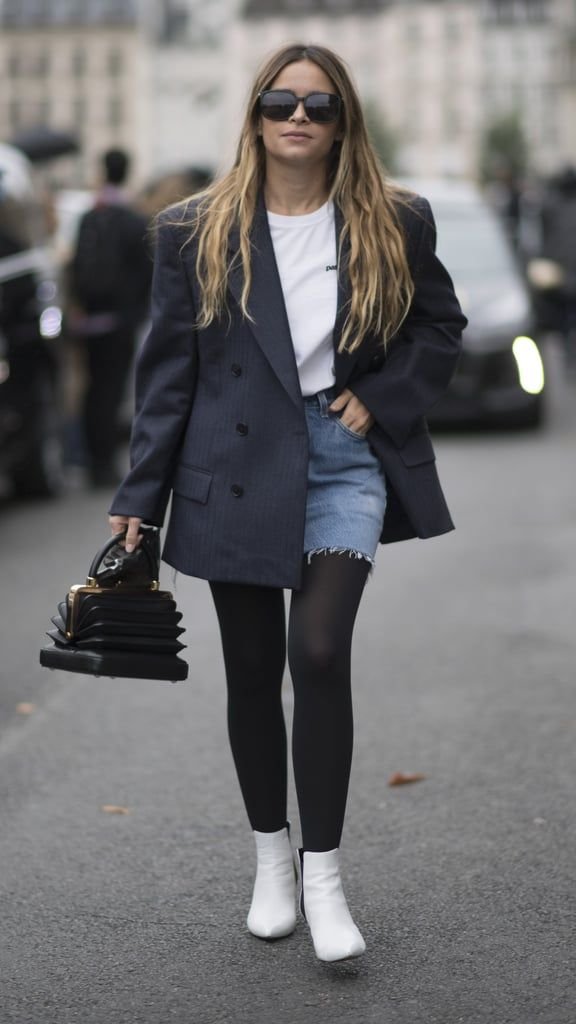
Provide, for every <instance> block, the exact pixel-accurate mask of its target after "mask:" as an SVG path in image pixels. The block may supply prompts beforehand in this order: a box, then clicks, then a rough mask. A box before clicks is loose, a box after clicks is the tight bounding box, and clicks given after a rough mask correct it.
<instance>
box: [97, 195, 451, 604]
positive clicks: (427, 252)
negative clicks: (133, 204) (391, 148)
mask: <svg viewBox="0 0 576 1024" xmlns="http://www.w3.org/2000/svg"><path fill="white" fill-rule="evenodd" d="M398 215H399V218H400V221H401V224H402V227H403V230H404V235H405V239H406V247H407V255H408V261H409V265H410V268H411V272H412V276H413V280H414V286H415V290H414V298H413V301H412V304H411V308H410V311H409V314H408V316H407V317H406V319H405V321H404V323H403V324H402V327H401V329H400V331H399V332H398V333H397V335H396V336H395V337H394V338H393V339H392V340H391V342H390V343H389V346H388V348H387V351H386V353H385V352H384V350H383V347H382V343H381V342H380V341H379V340H378V339H377V338H376V337H368V338H366V339H365V340H364V342H363V343H362V345H361V346H360V347H359V348H358V349H357V350H356V351H355V352H354V353H352V354H351V355H348V354H346V353H339V352H338V342H339V339H340V337H341V333H342V328H343V324H344V320H345V316H346V308H347V303H348V301H349V298H350V283H349V277H348V274H347V269H346V268H347V259H348V253H347V250H346V248H345V247H342V251H341V254H340V260H339V270H338V282H339V284H338V310H337V317H336V324H335V330H334V365H335V374H336V385H337V387H338V388H339V389H342V388H344V387H349V388H350V389H351V390H352V391H353V392H354V393H355V394H356V395H357V396H358V397H359V398H360V399H361V400H362V401H363V402H364V403H365V405H366V406H367V407H368V409H369V410H370V411H371V413H372V414H373V416H374V419H375V425H374V426H373V427H372V429H371V430H370V432H369V434H368V437H369V441H370V444H371V445H372V447H373V449H374V451H375V452H376V453H377V455H378V457H379V459H380V461H381V464H382V467H383V471H384V473H385V475H386V481H387V491H388V503H387V510H386V516H385V520H384V527H383V532H382V537H381V540H382V542H383V543H386V542H390V541H394V540H403V539H406V538H409V537H416V536H419V537H432V536H435V535H437V534H442V533H446V532H447V531H449V530H451V529H453V523H452V520H451V518H450V514H449V511H448V508H447V506H446V502H445V499H444V495H443V493H442V490H441V487H440V483H439V480H438V476H437V472H436V467H435V456H434V450H433V447H432V443H431V440H430V436H429V433H428V429H427V425H426V419H425V416H426V413H427V411H428V410H429V409H430V407H431V406H432V405H433V404H434V403H435V402H436V401H437V400H438V398H440V396H441V395H442V394H443V392H444V391H445V389H446V387H447V385H448V383H449V381H450V378H451V376H452V374H453V372H454V369H455V366H456V363H457V359H458V355H459V349H460V338H461V332H462V329H463V327H464V326H465V324H466V320H465V318H464V316H463V315H462V312H461V310H460V307H459V304H458V301H457V299H456V296H455V294H454V289H453V286H452V281H451V280H450V277H449V275H448V273H447V271H446V270H445V268H444V267H443V265H442V264H441V262H440V261H439V260H438V258H437V256H436V255H435V241H436V233H435V226H434V218H433V216H432V212H431V209H430V206H429V204H428V202H427V201H426V200H425V199H422V198H421V197H414V198H413V199H412V200H411V201H410V202H409V203H406V204H404V203H402V205H399V206H398ZM185 220H186V213H184V215H183V220H182V221H180V222H179V221H178V220H176V221H175V219H174V214H173V213H172V214H170V213H166V214H164V215H163V216H162V218H161V219H160V223H159V228H158V237H157V244H156V258H155V266H154V278H153V286H152V311H151V312H152V326H151V330H150V333H149V335H148V338H147V340H146V341H145V343H144V345H143V348H142V350H141V353H140V356H139V359H138V362H137V370H136V414H135V419H134V425H133V431H132V440H131V452H130V456H131V468H130V470H129V472H128V474H127V475H126V477H125V479H124V481H123V483H122V484H121V486H120V488H119V489H118V491H117V493H116V495H115V497H114V501H113V503H112V506H111V509H110V511H111V513H114V514H122V515H134V516H140V517H141V518H143V519H145V520H147V521H149V522H152V523H157V524H158V525H162V524H163V521H164V517H165V514H166V509H167V506H168V502H169V499H170V497H172V501H171V506H170V517H169V523H168V529H167V533H166V540H165V545H164V552H163V558H164V560H165V561H167V562H168V563H169V564H170V565H172V566H174V567H175V568H176V569H178V570H180V571H181V572H184V573H187V574H189V575H192V576H199V577H202V578H204V579H211V580H219V581H231V582H238V583H252V584H260V585H264V586H275V587H289V588H297V587H298V586H299V585H300V579H301V569H302V562H303V538H304V521H305V508H306V486H307V466H308V436H307V431H306V421H305V414H304V403H303V400H302V395H301V391H300V386H299V381H298V372H297V367H296V362H295V357H294V349H293V345H292V340H291V337H290V329H289V325H288V319H287V315H286V309H285V304H284V299H283V295H282V288H281V284H280V278H279V275H278V270H277V266H276V261H275V257H274V249H273V245H272V240H271V237H270V232H269V229H268V221H267V217H266V211H265V209H264V206H263V203H262V202H260V204H259V206H258V209H257V213H256V216H255V220H254V225H253V229H252V235H251V244H252V285H251V289H250V295H249V300H248V309H249V313H250V319H247V318H246V317H244V316H243V315H242V313H241V309H240V299H241V295H242V288H243V276H242V270H241V264H240V260H239V258H238V246H239V239H238V236H237V233H236V232H233V233H232V234H231V236H230V239H229V257H230V263H231V267H232V269H231V272H230V276H229V297H228V298H229V304H228V310H227V313H226V315H224V316H223V317H222V319H221V320H218V321H216V322H214V323H212V324H210V326H209V327H207V328H205V329H202V330H199V329H196V327H195V323H196V320H197V312H198V309H199V292H198V283H197V280H196V275H195V260H196V250H195V245H194V241H189V240H188V235H189V231H188V229H187V228H186V225H185V223H184V222H185ZM342 224H343V221H342V216H341V214H340V211H338V210H337V211H336V233H337V237H338V238H339V237H340V232H341V230H342Z"/></svg>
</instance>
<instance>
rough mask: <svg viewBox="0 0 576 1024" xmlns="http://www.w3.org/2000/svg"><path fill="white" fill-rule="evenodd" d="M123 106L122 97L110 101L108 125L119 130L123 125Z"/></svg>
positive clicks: (112, 97) (111, 98)
mask: <svg viewBox="0 0 576 1024" xmlns="http://www.w3.org/2000/svg"><path fill="white" fill-rule="evenodd" d="M123 112H124V111H123V104H122V99H121V97H120V96H111V97H110V99H109V100H108V124H109V125H110V127H111V128H118V127H119V126H120V125H121V124H122V118H123Z"/></svg>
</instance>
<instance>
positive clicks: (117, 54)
mask: <svg viewBox="0 0 576 1024" xmlns="http://www.w3.org/2000/svg"><path fill="white" fill-rule="evenodd" d="M123 68H124V54H123V53H122V50H110V52H109V54H108V74H109V75H112V77H114V78H116V77H117V76H118V75H120V74H122V70H123Z"/></svg>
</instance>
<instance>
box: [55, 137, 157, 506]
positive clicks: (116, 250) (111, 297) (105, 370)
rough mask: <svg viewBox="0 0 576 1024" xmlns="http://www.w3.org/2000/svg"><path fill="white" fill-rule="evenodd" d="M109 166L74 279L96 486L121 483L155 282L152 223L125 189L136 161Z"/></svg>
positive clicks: (122, 157) (118, 158)
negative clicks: (123, 438)
mask: <svg viewBox="0 0 576 1024" xmlns="http://www.w3.org/2000/svg"><path fill="white" fill-rule="evenodd" d="M102 167H103V178H104V183H103V186H102V188H101V189H100V191H99V192H98V194H97V196H96V201H95V204H94V206H93V208H92V209H90V210H88V211H87V212H86V213H85V214H84V216H83V217H82V218H81V221H80V225H79V229H78V236H77V240H76V247H75V252H74V255H73V257H72V261H71V265H70V274H69V287H70V299H71V304H72V307H73V310H74V312H73V316H72V318H71V321H72V323H71V326H72V330H73V332H74V334H75V335H76V336H77V337H78V338H79V339H80V340H81V343H82V346H83V348H84V352H85V357H86V375H87V381H86V390H85V394H84V402H83V409H82V428H83V435H84V436H83V440H84V444H85V447H86V455H87V462H88V473H89V478H90V481H91V483H92V484H93V485H94V486H96V487H102V486H103V487H106V486H114V485H115V484H116V483H117V482H118V471H117V468H116V465H115V457H116V451H117V448H118V442H119V413H120V407H121V403H122V398H123V396H124V393H125V390H126V384H127V380H128V375H129V372H130V367H131V364H132V359H133V356H134V350H135V346H136V337H137V332H138V328H139V327H140V325H141V324H142V322H143V321H144V320H145V318H146V316H147V313H148V303H149V293H150V285H151V278H152V260H151V258H150V253H149V249H148V244H147V227H148V225H147V221H146V218H145V217H144V216H143V215H142V214H141V213H139V212H137V211H136V210H135V209H132V207H131V206H130V205H129V201H128V198H127V196H126V193H125V191H124V188H123V186H124V183H125V181H126V178H127V176H128V172H129V167H130V161H129V157H128V155H127V154H126V153H125V152H124V151H123V150H120V149H110V150H108V151H107V152H105V153H104V155H103V158H102Z"/></svg>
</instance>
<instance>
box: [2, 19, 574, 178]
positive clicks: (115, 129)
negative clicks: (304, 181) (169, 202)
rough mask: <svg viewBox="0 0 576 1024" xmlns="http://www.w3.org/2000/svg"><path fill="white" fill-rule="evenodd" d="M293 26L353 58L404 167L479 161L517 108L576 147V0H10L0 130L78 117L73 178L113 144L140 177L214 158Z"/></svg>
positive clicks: (432, 169) (59, 124)
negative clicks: (129, 157)
mask: <svg viewBox="0 0 576 1024" xmlns="http://www.w3.org/2000/svg"><path fill="white" fill-rule="evenodd" d="M295 40H304V41H316V42H320V43H324V44H326V45H328V46H331V47H333V48H334V49H335V50H336V51H337V52H339V53H340V54H341V55H342V56H343V57H344V58H345V59H346V60H347V62H348V63H349V65H350V67H351V68H352V71H353V73H354V76H355V78H356V80H357V82H358V85H359V88H360V92H361V95H362V97H363V99H364V100H365V101H366V103H367V104H369V105H370V108H371V110H372V111H373V112H375V113H376V116H377V117H380V118H381V119H382V122H383V123H384V124H385V125H386V126H387V128H389V129H390V130H391V132H392V133H393V135H394V137H395V138H396V139H397V143H398V147H397V156H398V166H399V170H401V171H402V172H403V173H406V174H418V175H419V176H422V175H424V176H426V175H438V174H446V173H448V174H465V175H470V176H476V174H477V171H478V166H479V159H480V147H481V140H482V136H483V133H484V131H485V130H486V128H487V126H489V124H490V123H491V122H493V121H494V120H497V119H498V118H499V117H505V116H510V115H515V116H517V117H518V119H519V121H520V122H521V124H522V126H523V129H524V133H525V136H526V139H527V142H528V148H529V153H530V156H531V161H532V165H533V167H534V169H535V170H537V171H539V172H543V173H546V172H547V171H549V170H552V169H554V168H556V167H557V166H558V165H560V164H562V163H566V162H568V161H572V162H574V161H576V0H0V96H1V99H0V138H2V139H4V140H6V139H10V138H11V137H12V136H13V135H14V134H15V133H16V131H17V130H19V129H22V128H24V127H30V126H32V125H34V124H37V123H38V122H40V121H43V122H46V123H48V124H49V125H50V126H52V127H55V128H72V129H76V130H77V131H78V133H79V136H80V141H81V145H82V155H81V157H80V158H79V159H77V158H74V159H69V160H68V161H67V162H63V163H62V165H61V167H60V168H59V176H60V177H61V178H63V179H64V180H65V181H67V183H68V184H75V185H87V184H89V183H90V180H91V175H92V172H93V167H94V164H95V158H96V155H97V154H98V153H100V152H101V151H102V149H104V148H105V147H107V146H109V145H122V146H125V147H126V148H127V149H128V150H130V152H131V153H132V154H133V156H134V158H135V171H136V177H137V178H138V179H139V180H140V181H143V180H146V179H148V178H150V177H151V176H153V175H154V174H157V173H159V172H161V171H165V170H170V169H171V168H174V167H177V166H182V165H190V164H201V165H210V166H213V167H218V166H219V165H222V164H226V163H228V162H229V161H230V159H231V158H232V157H233V153H234V146H235V142H236V138H237V135H238V130H239V126H240V119H241V116H242V108H243V104H244V101H245V97H246V93H247V90H248V86H249V84H250V81H251V79H252V77H253V73H254V69H255V67H256V65H257V64H258V63H259V62H260V61H261V60H262V59H263V58H264V57H265V56H266V55H267V54H268V53H269V52H270V51H271V50H273V49H274V48H275V47H277V46H280V45H282V44H284V43H286V42H290V41H295Z"/></svg>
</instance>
